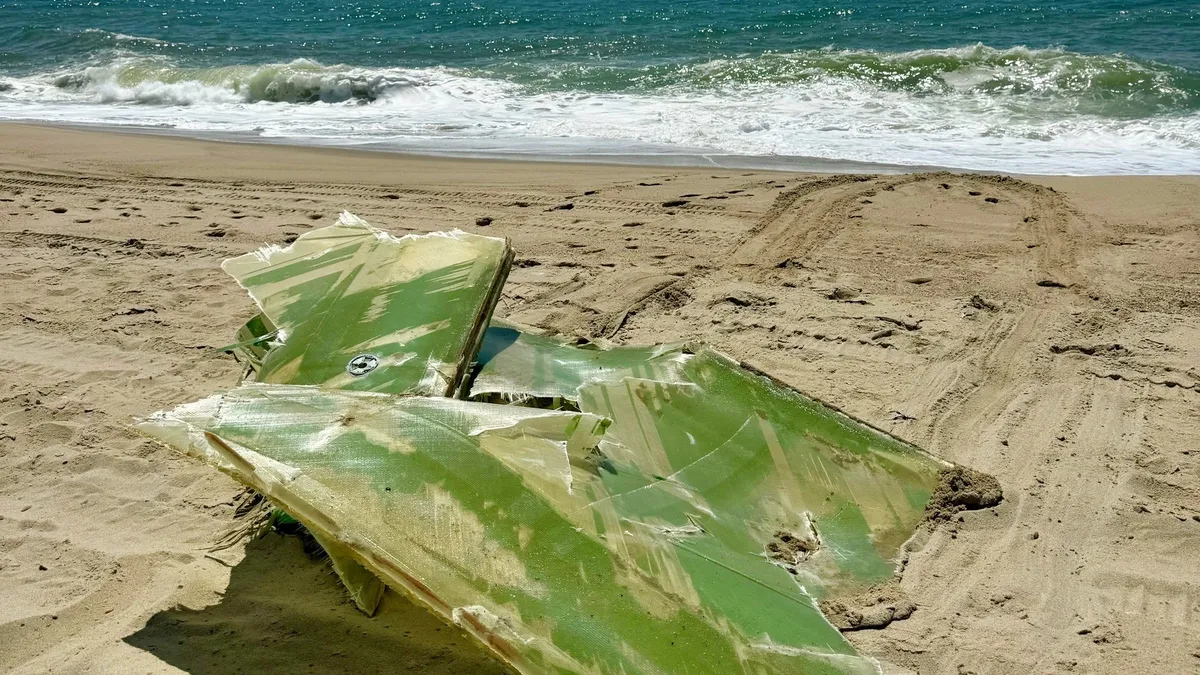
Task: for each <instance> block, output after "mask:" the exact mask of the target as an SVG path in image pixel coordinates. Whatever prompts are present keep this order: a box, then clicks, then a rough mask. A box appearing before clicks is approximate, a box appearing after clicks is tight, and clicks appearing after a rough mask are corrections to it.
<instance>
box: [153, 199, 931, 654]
mask: <svg viewBox="0 0 1200 675" xmlns="http://www.w3.org/2000/svg"><path fill="white" fill-rule="evenodd" d="M511 261H512V253H511V251H510V249H509V247H508V245H507V242H505V241H504V240H501V239H493V238H489V237H479V236H474V235H467V234H464V233H461V232H455V233H449V234H443V233H438V234H430V235H420V236H407V237H400V238H396V237H392V236H391V235H388V234H386V233H383V232H381V231H379V230H376V229H374V228H371V227H370V226H369V225H367V224H366V223H364V222H363V221H361V220H359V219H357V218H355V217H353V216H350V215H349V214H344V215H343V216H342V218H341V220H340V221H339V223H338V224H337V225H335V226H333V227H329V228H325V229H322V230H316V231H313V232H310V233H308V234H307V235H305V236H304V237H301V238H300V239H298V240H297V241H296V242H295V244H293V245H292V246H291V247H289V248H286V249H278V248H276V249H263V250H261V251H259V252H256V253H252V254H249V255H246V256H241V257H239V258H234V259H232V260H229V261H227V262H226V263H225V269H226V270H227V271H229V272H230V274H232V275H233V276H234V277H235V278H236V279H237V280H238V281H239V283H241V284H242V286H243V287H245V288H246V289H247V290H248V291H249V292H250V294H251V296H252V297H253V298H254V299H255V301H256V302H257V303H258V304H259V307H260V309H261V310H262V314H261V315H259V316H258V317H255V318H254V319H252V320H251V321H250V322H248V323H247V325H246V326H244V327H243V328H242V329H241V331H239V333H238V335H237V336H236V338H237V342H236V343H235V344H234V345H231V346H230V347H229V348H228V349H229V350H230V351H231V352H233V353H235V354H237V355H238V357H239V358H240V359H242V360H244V361H246V362H247V364H248V366H249V367H250V369H251V370H253V371H255V372H256V379H257V381H256V382H249V383H245V384H243V385H241V386H239V387H238V388H236V389H234V390H232V391H230V392H226V393H224V394H217V395H215V396H212V397H209V398H207V399H204V400H202V401H199V402H196V403H191V404H186V405H183V406H180V407H178V408H176V409H174V410H171V411H166V412H161V413H156V414H155V415H153V416H151V417H149V418H147V419H145V420H141V421H139V422H138V425H137V426H138V428H139V429H140V430H141V431H142V432H144V433H146V434H148V435H150V436H152V437H154V438H156V439H158V440H160V441H162V442H163V443H166V444H168V445H171V446H173V447H175V448H177V449H179V450H181V451H183V452H186V453H188V454H190V455H192V456H194V457H197V458H199V459H201V460H203V461H205V462H207V463H209V464H211V465H213V466H215V467H217V468H219V469H220V470H222V471H224V472H226V473H228V474H229V475H231V476H233V477H234V478H235V479H237V480H239V481H241V482H242V483H245V484H246V485H249V486H250V487H252V488H254V489H255V490H258V491H259V492H261V493H262V494H264V495H265V496H266V497H268V498H269V499H270V500H271V501H272V502H273V503H274V504H275V505H276V506H278V507H279V508H281V509H283V510H284V511H286V512H287V513H288V514H289V515H291V516H292V517H294V518H296V519H297V520H298V521H300V522H301V523H302V524H303V525H304V526H305V527H306V528H307V529H308V530H309V531H310V532H311V533H312V534H313V536H314V537H315V538H316V540H317V541H318V542H319V543H320V544H321V545H322V546H323V547H324V548H325V549H326V550H327V551H328V552H329V554H330V558H331V560H332V562H333V565H334V569H335V570H336V571H337V573H338V575H339V576H340V577H341V578H342V580H343V581H344V582H345V584H346V586H347V588H348V589H349V591H350V593H351V596H352V597H353V599H354V600H355V602H356V603H357V604H358V606H359V607H360V608H362V609H363V610H364V611H366V612H367V613H372V612H373V611H374V610H375V608H376V606H377V604H378V602H379V599H380V597H381V595H382V592H383V587H384V585H385V584H386V586H388V587H391V588H393V589H396V590H398V591H401V592H403V593H406V594H407V595H409V596H410V597H412V598H414V599H415V600H417V601H418V602H420V603H422V604H424V605H425V606H427V607H428V608H429V609H430V610H431V611H434V612H436V613H438V614H439V615H441V616H442V617H443V618H444V619H445V620H446V621H447V622H450V623H453V624H455V625H457V626H459V627H461V628H462V629H463V630H465V631H466V632H468V633H469V634H471V635H473V636H474V637H475V638H477V639H478V640H479V641H480V643H481V644H482V645H483V646H485V647H487V648H488V649H490V650H491V651H492V652H493V653H494V654H495V655H496V656H498V657H499V658H500V659H502V660H504V661H505V662H506V663H508V664H510V665H511V666H512V667H514V668H515V669H516V670H517V671H519V672H522V673H597V674H606V675H608V674H611V675H617V674H621V675H632V674H634V673H644V674H676V673H679V674H682V673H688V674H700V673H711V674H728V673H755V674H773V673H778V674H783V673H875V672H878V670H879V666H878V664H876V663H875V662H874V661H873V660H871V659H869V658H866V657H863V656H861V655H859V654H858V653H857V652H856V651H855V649H854V648H853V646H852V645H850V643H849V642H847V641H846V640H845V639H844V638H843V637H842V635H841V634H840V633H839V632H838V630H837V629H836V628H834V626H833V625H831V624H830V623H829V622H828V621H827V620H826V619H825V617H824V616H823V615H822V614H821V611H820V609H819V607H818V601H819V600H821V599H823V598H825V597H829V596H830V595H832V594H845V593H852V592H856V591H858V590H862V589H864V588H866V587H868V586H870V585H872V584H875V583H878V582H882V581H886V580H888V579H889V578H891V576H892V575H893V573H894V562H893V561H894V559H895V558H896V556H897V554H898V552H899V551H900V548H901V546H902V545H903V543H904V542H905V541H906V540H907V539H908V538H909V537H910V536H911V535H912V534H913V532H914V531H915V529H916V527H917V526H918V524H919V523H920V521H921V519H922V515H923V512H924V509H925V505H926V503H927V502H928V501H929V496H930V493H931V491H932V490H933V489H934V487H935V485H936V484H937V480H938V471H939V470H940V469H942V468H943V466H944V465H943V464H942V463H941V462H939V461H937V460H936V459H933V458H932V457H930V456H928V455H926V454H924V453H922V452H921V451H920V450H918V449H916V448H913V447H912V446H909V445H907V444H905V443H902V442H900V441H898V440H896V439H894V438H892V437H890V436H888V435H886V434H883V433H881V432H878V431H876V430H874V429H872V428H870V427H868V426H866V425H864V424H861V423H859V422H857V421H855V420H853V419H850V418H848V417H846V416H845V415H843V414H841V413H839V412H836V411H834V410H832V409H830V408H828V407H826V406H824V405H822V404H820V403H818V402H816V401H813V400H811V399H809V398H806V397H805V396H803V395H801V394H799V393H798V392H796V391H794V390H792V389H790V388H788V387H786V386H784V385H782V384H780V383H778V382H776V381H774V380H773V379H771V378H769V377H767V376H765V375H763V374H761V373H758V372H757V371H753V370H751V369H747V368H745V367H743V366H742V365H740V364H739V363H737V362H735V361H733V360H731V359H729V358H727V357H724V356H722V355H720V354H718V353H716V352H714V351H712V350H710V349H708V348H705V347H702V346H700V347H685V346H682V345H652V346H646V347H630V346H612V345H608V344H591V343H587V344H582V345H581V344H574V343H571V342H569V341H564V340H561V339H558V338H554V337H549V336H544V335H538V334H535V333H534V332H532V331H529V330H526V329H521V328H518V327H516V326H510V325H503V324H500V323H499V322H492V325H491V327H490V328H489V327H488V326H489V322H490V320H491V313H492V311H493V309H494V306H495V303H496V299H497V298H498V296H499V292H500V287H501V286H502V284H503V282H504V279H505V277H506V276H507V273H508V268H509V266H510V264H511ZM464 399H469V400H464Z"/></svg>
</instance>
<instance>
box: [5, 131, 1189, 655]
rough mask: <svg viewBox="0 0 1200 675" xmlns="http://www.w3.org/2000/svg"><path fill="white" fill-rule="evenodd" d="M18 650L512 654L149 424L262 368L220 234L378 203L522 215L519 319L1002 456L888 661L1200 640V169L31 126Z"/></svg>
mask: <svg viewBox="0 0 1200 675" xmlns="http://www.w3.org/2000/svg"><path fill="white" fill-rule="evenodd" d="M0 148H2V150H0V472H2V475H3V478H2V479H0V671H4V672H13V673H45V672H54V673H126V672H129V673H178V672H186V673H194V674H198V673H209V674H211V673H234V672H250V671H257V672H305V673H342V672H383V671H385V670H386V671H388V672H413V673H431V674H444V673H502V672H506V671H505V670H504V668H503V667H502V666H500V665H499V664H497V663H496V662H494V661H493V660H492V659H491V658H490V657H489V656H488V655H486V654H485V653H484V652H482V651H481V650H478V649H477V648H476V647H475V646H474V645H473V644H471V643H470V641H469V640H468V639H467V638H466V637H465V636H463V635H460V634H459V633H458V632H457V631H456V630H455V629H453V628H451V627H448V626H443V625H442V624H441V623H439V622H438V621H437V620H435V619H434V618H432V617H431V616H429V615H427V614H426V613H425V612H424V611H423V610H420V609H418V608H416V607H414V606H412V605H411V604H409V603H408V602H407V601H406V600H404V599H403V598H401V597H398V596H389V597H388V598H387V599H386V601H385V606H384V608H383V610H382V611H381V612H380V613H379V614H378V615H377V616H376V617H374V618H371V619H368V618H366V617H365V616H363V615H361V614H360V613H358V612H357V611H356V610H355V609H354V607H353V605H352V604H351V603H350V601H349V600H348V598H347V597H346V595H345V593H344V591H343V590H342V588H341V586H340V585H339V583H338V581H337V578H336V577H335V576H333V575H332V573H331V572H330V570H329V569H328V566H327V564H326V563H323V562H320V561H317V560H313V559H312V558H310V557H309V556H307V555H306V554H305V552H304V551H303V550H302V549H301V545H300V543H299V541H298V540H297V539H295V538H286V537H282V536H279V535H268V536H267V537H265V538H263V539H260V540H257V541H253V542H251V543H249V545H248V546H244V545H238V546H235V547H232V548H229V549H225V550H221V551H216V552H209V551H208V549H209V547H210V546H211V545H212V544H213V543H214V542H215V541H217V540H218V539H219V538H220V537H221V536H222V535H223V534H224V533H226V532H227V531H228V530H230V529H231V528H233V527H235V526H236V519H235V517H234V516H235V513H234V512H235V509H236V507H237V504H238V499H239V494H240V493H241V488H240V487H239V486H238V485H236V484H235V483H234V482H233V481H232V480H230V479H228V478H226V477H225V476H223V475H221V474H219V473H217V472H216V471H214V470H212V469H210V468H208V467H206V466H203V465H201V464H200V463H199V462H196V461H193V460H190V459H188V458H185V457H182V456H178V455H176V454H174V453H172V452H171V451H169V450H166V449H164V448H161V447H159V446H157V445H155V444H154V443H152V442H150V441H149V440H146V439H144V438H142V437H140V436H138V435H137V434H136V433H134V432H133V431H131V430H130V428H129V423H130V421H131V419H132V418H133V417H134V416H137V415H142V414H146V413H150V412H153V411H155V410H160V409H164V408H169V407H171V406H174V405H177V404H180V403H183V402H187V401H192V400H195V399H198V398H201V397H204V396H207V395H210V394H213V393H215V392H218V391H222V390H225V389H227V388H229V387H231V386H233V385H234V384H236V383H237V381H238V379H239V377H240V375H241V373H242V369H241V366H240V365H239V364H238V363H236V362H235V361H234V360H233V359H232V358H231V357H229V356H227V355H222V354H219V353H215V352H214V351H213V348H215V347H219V346H222V345H225V344H227V343H229V342H231V341H233V337H232V336H233V334H234V331H235V330H236V329H237V327H238V326H240V325H241V323H242V322H244V321H245V320H246V318H247V317H249V316H250V315H251V314H253V313H254V311H255V310H254V306H253V303H252V302H251V301H250V299H249V298H248V297H247V296H246V294H245V293H244V292H243V291H242V290H241V289H239V288H238V286H237V285H236V284H235V283H234V282H233V281H232V280H231V279H230V278H228V277H227V276H226V275H225V274H224V273H223V272H222V271H221V269H220V262H221V261H222V260H223V259H224V258H226V257H230V256H233V255H238V254H241V253H244V252H246V251H249V250H252V249H254V248H256V247H258V246H259V245H261V244H262V243H264V242H273V243H278V244H283V243H285V242H288V241H291V240H292V239H294V238H295V237H296V236H298V235H299V234H301V233H303V232H305V231H307V230H310V229H312V228H315V227H320V226H322V225H326V224H330V223H332V222H333V220H334V218H336V216H337V214H338V213H339V212H340V211H342V210H349V211H351V212H353V213H355V214H357V215H359V216H361V217H363V218H365V219H367V220H368V221H370V222H371V223H373V224H374V225H376V226H379V227H382V228H384V229H387V230H390V231H393V232H397V233H404V232H427V231H435V230H443V229H452V228H461V229H463V230H466V231H470V232H477V233H483V234H490V235H496V236H505V237H509V238H510V239H511V241H512V244H513V246H514V248H515V249H516V251H517V263H516V265H515V266H514V268H513V270H512V274H511V276H510V280H509V282H508V285H507V286H506V288H505V295H504V297H503V299H502V301H501V303H500V306H499V309H498V311H497V315H498V316H502V317H505V318H509V319H512V320H515V321H518V322H521V323H524V324H528V325H533V326H537V327H540V328H543V329H546V330H548V331H553V332H558V333H563V334H569V335H570V334H574V335H581V336H587V337H606V338H610V339H612V340H613V341H615V342H618V343H624V342H629V343H647V342H653V341H676V340H704V341H707V342H709V343H712V344H714V345H715V346H717V347H718V348H719V349H721V350H723V351H725V352H727V353H729V354H731V355H733V356H735V357H737V358H739V359H743V360H745V361H747V362H749V363H751V364H754V365H756V366H758V367H761V368H762V369H764V370H768V371H770V372H771V373H772V374H773V375H775V376H777V377H779V378H780V379H782V380H784V381H786V382H788V383H789V384H791V385H793V386H795V387H797V388H798V389H800V390H803V391H805V392H808V393H810V394H811V395H813V396H815V397H818V398H820V399H822V400H824V401H828V402H830V403H831V404H833V405H836V406H838V407H840V408H842V409H844V410H845V411H847V412H848V413H850V414H852V415H854V416H857V417H859V418H861V419H863V420H866V421H868V422H870V423H872V424H874V425H876V426H878V427H881V428H883V429H885V430H887V431H889V432H891V433H893V434H895V435H897V436H899V437H902V438H904V439H906V440H908V441H911V442H913V443H915V444H917V445H919V446H921V447H923V448H925V449H927V450H928V451H930V452H932V453H934V454H935V455H937V456H939V457H942V458H944V459H946V460H950V461H953V462H957V463H961V464H964V465H966V466H969V467H972V468H975V469H978V470H980V471H984V472H986V473H989V474H991V475H993V476H995V477H996V478H997V479H998V480H999V482H1000V483H1001V485H1002V487H1003V489H1004V494H1005V499H1004V502H1003V503H1002V504H1001V505H1000V506H999V507H997V508H995V509H988V510H983V511H975V512H970V513H966V514H964V515H963V517H962V518H961V521H959V522H954V523H951V524H949V525H943V526H940V527H938V528H937V529H935V530H933V531H932V532H931V533H929V535H928V540H927V542H926V543H925V545H924V546H923V548H921V550H919V551H917V552H915V553H913V554H912V555H911V557H910V560H909V562H908V564H907V566H906V568H905V570H904V572H903V576H902V578H901V579H900V581H899V584H898V587H899V589H900V592H901V593H902V594H903V595H904V596H905V597H906V598H907V599H908V600H910V601H912V602H913V603H915V604H916V606H917V611H916V612H915V613H914V614H913V615H912V616H911V617H910V618H908V619H907V620H904V621H897V622H894V623H892V624H891V625H889V626H887V627H886V628H884V629H880V630H865V631H857V632H853V633H850V634H849V636H850V639H851V640H852V641H853V642H854V643H855V644H856V645H857V646H858V647H859V649H860V650H861V651H863V652H864V653H866V654H869V655H871V656H874V657H876V658H878V659H879V660H880V661H881V662H882V663H884V664H885V670H887V671H888V672H908V671H912V672H920V673H948V674H961V673H977V674H980V675H982V674H984V673H1019V674H1021V675H1027V674H1028V673H1062V672H1077V673H1130V672H1154V673H1186V672H1196V671H1197V669H1200V565H1197V564H1196V560H1197V557H1198V556H1200V177H1112V178H1107V177H1087V178H1072V177H1036V178H1017V177H1000V176H982V175H957V174H949V173H926V174H910V175H835V174H830V175H806V174H793V173H770V172H761V171H742V170H729V169H716V168H709V169H677V168H669V169H668V168H656V167H650V166H611V165H585V164H550V163H532V162H531V163H519V162H504V161H494V160H457V159H435V158H422V157H411V156H403V155H394V154H384V153H371V152H354V151H349V150H327V149H315V148H293V147H284V146H267V145H249V144H233V143H217V142H207V141H198V140H188V139H182V138H175V137H167V136H152V135H146V134H140V135H139V134H126V133H113V132H100V131H83V130H73V129H65V128H50V127H39V126H27V125H18V124H0Z"/></svg>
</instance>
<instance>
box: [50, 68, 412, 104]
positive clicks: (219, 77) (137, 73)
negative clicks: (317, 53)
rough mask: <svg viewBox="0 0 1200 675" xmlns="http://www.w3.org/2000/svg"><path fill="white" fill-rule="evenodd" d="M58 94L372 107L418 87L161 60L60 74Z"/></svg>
mask: <svg viewBox="0 0 1200 675" xmlns="http://www.w3.org/2000/svg"><path fill="white" fill-rule="evenodd" d="M50 83H51V84H52V85H53V86H54V87H55V88H56V89H58V90H59V91H60V92H63V93H66V94H74V95H77V96H81V97H85V98H91V99H93V100H95V101H97V102H100V103H144V104H158V105H192V104H197V103H259V102H264V101H265V102H271V103H318V102H320V103H345V102H359V103H369V102H372V101H375V100H377V99H378V98H380V97H382V96H385V95H387V94H388V93H389V92H393V91H395V90H397V89H401V88H404V87H410V86H414V85H415V84H418V83H417V82H415V81H414V80H413V78H412V77H410V76H408V75H406V74H405V73H404V72H403V71H399V70H395V69H364V68H350V67H346V66H322V65H320V64H318V63H314V62H312V61H308V60H304V59H298V60H296V61H292V62H291V63H286V64H267V65H258V66H223V67H218V68H183V67H178V66H175V65H173V64H171V63H168V62H165V61H162V60H159V59H147V58H123V59H119V60H117V61H115V62H113V63H109V64H105V65H97V66H89V67H86V68H83V69H82V70H75V71H67V72H61V73H56V74H55V75H54V76H53V77H51V78H50Z"/></svg>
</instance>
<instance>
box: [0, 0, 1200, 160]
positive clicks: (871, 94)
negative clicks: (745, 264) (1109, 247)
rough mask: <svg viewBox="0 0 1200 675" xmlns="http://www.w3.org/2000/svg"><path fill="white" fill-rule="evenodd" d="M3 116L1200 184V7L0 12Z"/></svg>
mask: <svg viewBox="0 0 1200 675" xmlns="http://www.w3.org/2000/svg"><path fill="white" fill-rule="evenodd" d="M0 119H15V120H47V121H55V122H63V123H74V124H104V125H129V126H133V127H152V128H157V129H163V130H170V131H173V132H177V133H185V134H192V135H201V136H213V135H215V136H231V137H236V138H240V139H243V140H263V141H275V142H292V143H311V144H323V145H347V146H350V145H353V146H367V147H373V148H381V149H396V150H405V151H414V152H427V153H450V154H468V155H502V156H514V155H515V156H543V157H557V158H564V159H571V158H574V159H595V160H604V159H610V158H621V159H631V158H632V159H641V160H644V161H662V160H666V159H670V160H671V161H673V162H679V161H683V162H688V163H696V164H703V163H714V164H721V165H734V166H738V165H740V166H755V165H759V164H763V163H769V164H770V165H772V166H796V167H798V168H802V167H805V166H809V165H811V163H812V161H813V160H814V159H820V160H844V161H849V162H864V163H880V164H890V165H904V166H945V167H953V168H965V169H981V170H1000V171H1013V172H1027V173H1070V174H1111V173H1200V1H1198V0H987V1H981V0H958V1H957V2H956V3H935V2H917V1H915V0H812V1H808V0H786V1H784V0H757V1H740V2H739V1H736V0H660V1H659V2H645V1H642V0H635V1H632V2H630V1H627V2H598V1H596V0H590V1H584V0H557V1H551V0H478V1H477V2H469V1H463V0H433V1H430V0H421V1H417V0H349V1H341V2H334V1H332V0H0Z"/></svg>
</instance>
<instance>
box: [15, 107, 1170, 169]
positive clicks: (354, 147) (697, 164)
mask: <svg viewBox="0 0 1200 675" xmlns="http://www.w3.org/2000/svg"><path fill="white" fill-rule="evenodd" d="M5 125H18V126H28V127H44V128H50V129H68V130H75V131H90V132H96V133H105V134H129V135H145V136H157V137H162V138H183V139H191V140H198V141H208V142H212V143H234V144H239V145H265V146H273V147H285V148H294V149H301V148H312V149H325V150H346V151H351V152H372V153H383V154H390V155H400V156H402V157H423V158H430V159H459V160H482V161H502V162H532V163H539V164H541V163H547V164H596V165H602V166H629V167H650V168H665V169H666V168H669V169H697V170H699V169H717V170H728V171H736V170H754V171H780V172H787V173H859V174H865V173H883V174H904V173H917V172H921V173H930V172H936V171H948V172H951V173H979V174H987V175H1001V174H1005V173H1006V172H1003V171H989V170H977V169H963V168H955V167H944V166H934V165H916V164H914V165H905V164H887V163H881V162H860V161H856V160H850V159H826V158H822V157H804V156H783V155H733V154H723V153H718V152H703V151H701V150H700V149H693V150H692V151H691V152H688V151H679V152H666V151H665V150H664V152H661V153H657V154H649V153H647V154H636V153H622V152H577V153H567V152H559V153H554V152H549V151H547V152H536V151H535V152H529V153H523V152H520V151H517V150H495V151H485V150H454V149H452V148H441V149H435V148H429V147H422V146H421V145H419V144H417V145H410V146H408V147H405V146H404V145H402V144H389V143H388V142H387V141H368V142H361V143H348V142H347V143H340V142H336V141H334V142H328V143H321V142H317V141H316V140H315V139H310V140H309V141H308V142H305V141H304V140H303V139H293V138H281V137H268V136H261V135H256V134H253V133H250V132H220V131H211V132H210V131H199V130H186V129H175V128H167V127H149V126H137V125H120V124H111V125H109V124H83V123H76V122H55V121H52V120H8V119H0V126H5ZM1013 175H1016V174H1013ZM1045 175H1053V174H1045ZM1081 175H1083V174H1081ZM1112 175H1124V174H1112ZM1154 175H1169V174H1154Z"/></svg>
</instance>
